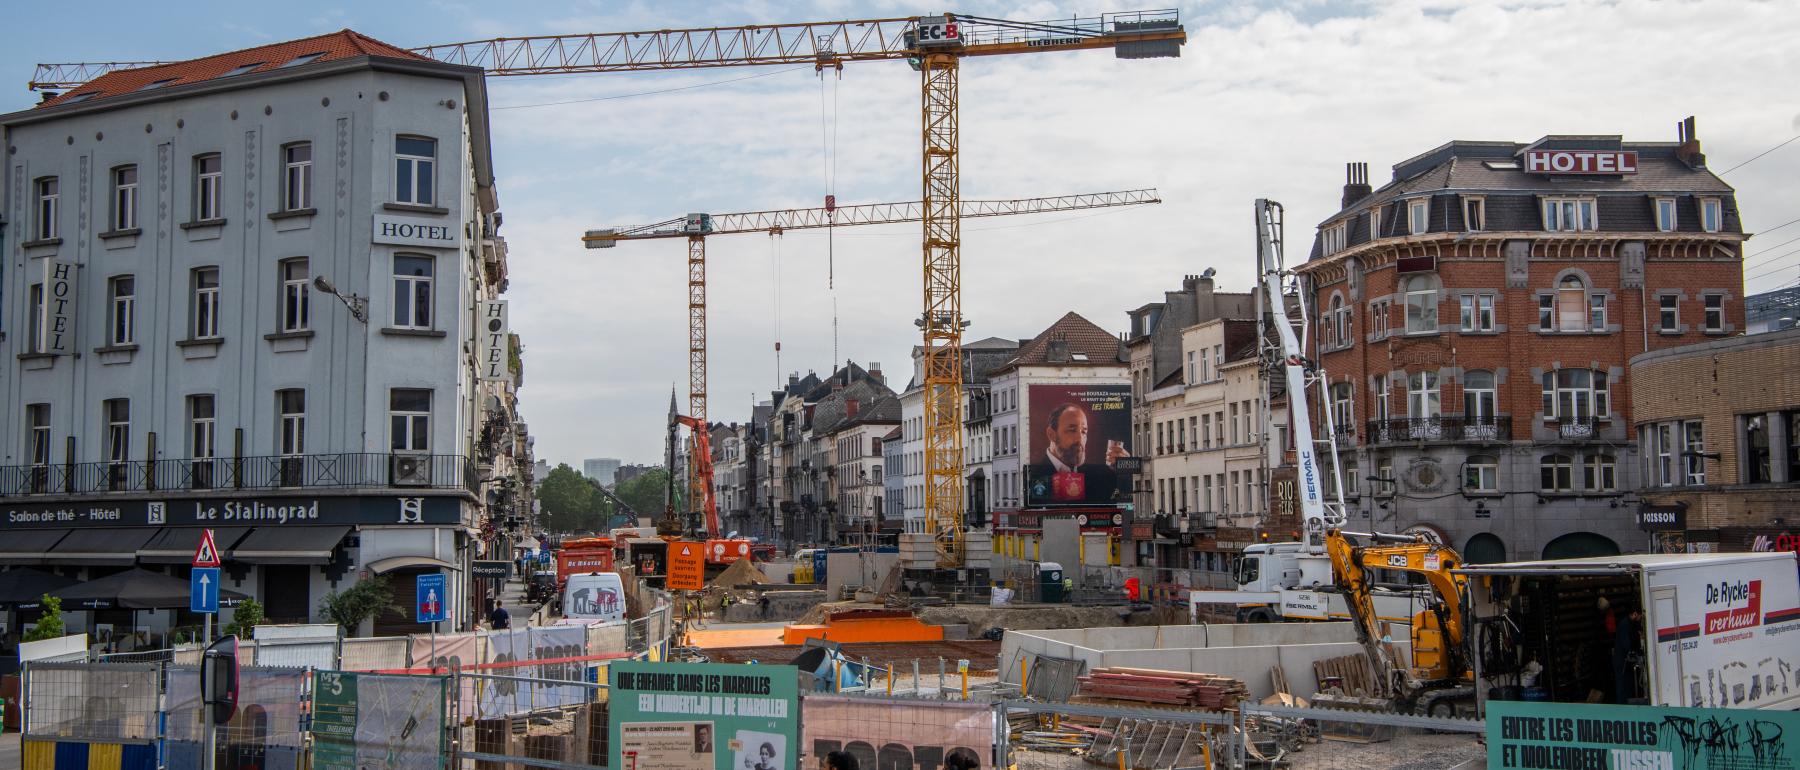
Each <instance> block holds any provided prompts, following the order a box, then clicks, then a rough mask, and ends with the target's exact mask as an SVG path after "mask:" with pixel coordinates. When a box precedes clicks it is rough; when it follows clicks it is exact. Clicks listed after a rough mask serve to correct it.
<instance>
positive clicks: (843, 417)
mask: <svg viewBox="0 0 1800 770" xmlns="http://www.w3.org/2000/svg"><path fill="white" fill-rule="evenodd" d="M852 399H854V400H856V402H857V406H856V416H854V417H852V416H850V415H849V402H850V401H851V400H852ZM899 421H900V399H899V398H896V397H895V396H894V391H892V390H890V389H888V386H886V385H883V384H881V383H879V382H876V381H874V380H871V379H862V380H857V381H856V382H853V383H851V384H850V385H849V387H846V388H844V389H843V390H840V391H837V392H836V393H832V394H831V395H828V396H826V397H825V398H824V399H822V400H820V401H819V403H818V405H817V406H816V407H814V408H813V423H812V431H813V435H824V434H830V433H835V432H837V431H840V430H843V429H845V428H851V427H855V426H857V425H864V424H868V423H894V422H899Z"/></svg>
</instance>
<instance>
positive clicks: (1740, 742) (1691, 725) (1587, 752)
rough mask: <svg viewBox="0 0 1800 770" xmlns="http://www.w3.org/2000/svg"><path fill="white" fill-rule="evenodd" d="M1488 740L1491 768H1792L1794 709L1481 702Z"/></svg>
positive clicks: (1798, 756)
mask: <svg viewBox="0 0 1800 770" xmlns="http://www.w3.org/2000/svg"><path fill="white" fill-rule="evenodd" d="M1778 686H1779V685H1778ZM1789 740H1792V741H1794V742H1793V743H1789V742H1788V741H1789ZM1487 745H1488V767H1489V768H1491V770H1500V769H1501V768H1523V769H1526V770H1705V769H1706V768H1731V769H1732V770H1791V769H1793V768H1800V713H1795V712H1792V711H1752V710H1745V709H1693V708H1664V707H1660V706H1609V705H1603V704H1589V703H1540V702H1526V701H1488V704H1487Z"/></svg>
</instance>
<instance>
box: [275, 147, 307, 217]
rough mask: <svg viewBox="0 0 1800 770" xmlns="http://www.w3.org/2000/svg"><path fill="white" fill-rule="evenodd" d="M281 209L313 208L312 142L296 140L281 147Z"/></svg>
mask: <svg viewBox="0 0 1800 770" xmlns="http://www.w3.org/2000/svg"><path fill="white" fill-rule="evenodd" d="M281 156H282V182H283V184H282V188H281V190H282V193H281V209H282V210H283V211H295V210H298V209H310V208H312V143H311V142H296V143H294V144H290V145H288V146H286V147H283V148H281Z"/></svg>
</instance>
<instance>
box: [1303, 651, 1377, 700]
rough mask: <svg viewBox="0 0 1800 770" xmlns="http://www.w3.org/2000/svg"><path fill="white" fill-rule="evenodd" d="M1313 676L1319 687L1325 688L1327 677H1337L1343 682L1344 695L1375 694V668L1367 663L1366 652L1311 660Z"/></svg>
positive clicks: (1364, 695) (1361, 695)
mask: <svg viewBox="0 0 1800 770" xmlns="http://www.w3.org/2000/svg"><path fill="white" fill-rule="evenodd" d="M1313 676H1314V677H1315V678H1317V680H1318V682H1319V689H1320V690H1321V691H1323V690H1324V689H1325V679H1326V678H1327V677H1337V678H1338V679H1339V680H1341V681H1342V682H1343V692H1344V694H1345V695H1355V696H1359V697H1369V696H1373V695H1375V694H1376V689H1375V669H1374V667H1373V666H1371V665H1370V664H1369V655H1368V653H1364V652H1359V653H1356V654H1354V655H1345V656H1343V657H1341V658H1326V659H1324V660H1317V661H1313Z"/></svg>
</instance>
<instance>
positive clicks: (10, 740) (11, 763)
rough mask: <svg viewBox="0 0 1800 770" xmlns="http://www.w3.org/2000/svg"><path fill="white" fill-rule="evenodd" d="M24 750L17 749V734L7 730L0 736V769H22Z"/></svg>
mask: <svg viewBox="0 0 1800 770" xmlns="http://www.w3.org/2000/svg"><path fill="white" fill-rule="evenodd" d="M24 765H25V756H24V749H22V748H20V747H19V734H18V733H15V732H12V731H11V730H8V731H7V732H6V734H5V735H0V767H23V766H24Z"/></svg>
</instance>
